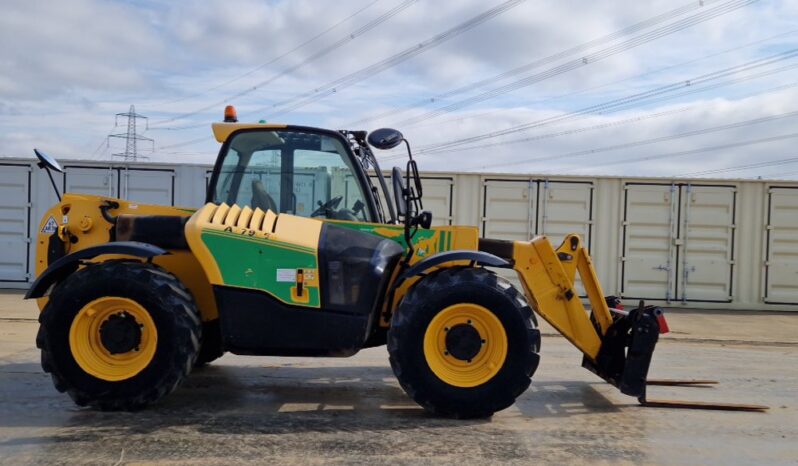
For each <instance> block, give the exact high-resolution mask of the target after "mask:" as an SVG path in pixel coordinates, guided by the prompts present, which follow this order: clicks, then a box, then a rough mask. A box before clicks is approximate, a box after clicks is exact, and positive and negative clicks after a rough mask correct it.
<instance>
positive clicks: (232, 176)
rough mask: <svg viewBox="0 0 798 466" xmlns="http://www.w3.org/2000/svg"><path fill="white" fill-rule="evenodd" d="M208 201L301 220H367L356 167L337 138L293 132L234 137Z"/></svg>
mask: <svg viewBox="0 0 798 466" xmlns="http://www.w3.org/2000/svg"><path fill="white" fill-rule="evenodd" d="M221 157H222V162H221V166H220V171H219V176H218V178H217V180H216V186H215V189H214V193H213V201H214V202H216V203H222V202H225V203H227V204H228V205H232V204H238V205H239V206H242V207H243V206H250V207H251V208H253V209H255V208H260V209H262V210H264V211H265V210H272V211H274V212H281V213H290V214H295V215H301V216H304V217H318V218H330V219H338V220H357V221H373V220H372V218H373V217H372V213H371V212H370V209H369V207H368V205H367V203H366V197H365V195H364V193H363V190H362V187H361V185H360V183H358V177H357V175H356V172H355V167H354V166H353V164H354V163H356V162H355V161H354V160H353V159H352V156H351V155H350V153H349V152H348V151H347V149H346V147H345V146H344V143H342V141H341V140H339V139H338V138H334V137H331V136H327V135H324V134H317V133H312V132H304V131H296V130H282V131H281V130H275V131H265V130H258V131H245V132H241V133H237V134H234V135H233V136H232V137H231V139H230V141H229V144H228V146H227V149H226V151H225V152H224V153H223V154H221Z"/></svg>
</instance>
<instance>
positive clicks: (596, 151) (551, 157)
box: [480, 111, 798, 168]
mask: <svg viewBox="0 0 798 466" xmlns="http://www.w3.org/2000/svg"><path fill="white" fill-rule="evenodd" d="M671 113H673V112H671ZM647 116H652V115H647ZM796 116H798V111H792V112H787V113H781V114H778V115H769V116H765V117H761V118H754V119H751V120H744V121H738V122H735V123H729V124H725V125H719V126H712V127H707V128H702V129H697V130H693V131H685V132H682V133H677V134H670V135H667V136H660V137H656V138H647V139H641V140H638V141H632V142H625V143H623V144H613V145H610V146H604V147H597V148H593V149H586V150H579V151H574V152H567V153H564V154H557V155H544V156H540V157H532V158H525V159H523V160H514V161H511V162H503V163H494V164H490V165H482V166H481V167H480V168H496V167H507V166H513V165H521V164H524V163H530V162H537V161H542V160H545V161H547V162H550V161H556V160H563V159H571V158H577V157H582V156H585V155H594V154H600V153H602V152H610V151H616V150H622V149H631V148H633V147H640V146H647V145H651V144H657V143H660V142H666V141H672V140H675V139H683V138H689V137H693V136H701V135H704V134H710V133H717V132H720V131H728V130H730V129H737V128H743V127H747V126H752V125H760V124H764V123H770V122H773V121H777V120H782V119H784V118H792V117H796Z"/></svg>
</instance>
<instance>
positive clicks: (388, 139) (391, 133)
mask: <svg viewBox="0 0 798 466" xmlns="http://www.w3.org/2000/svg"><path fill="white" fill-rule="evenodd" d="M404 140H405V137H404V136H402V133H400V132H399V131H397V130H395V129H391V128H380V129H378V130H376V131H372V132H371V134H369V137H368V142H369V144H371V145H372V146H374V147H376V148H377V149H379V150H388V149H393V148H394V147H396V146H398V145H399V144H401V143H402V141H404Z"/></svg>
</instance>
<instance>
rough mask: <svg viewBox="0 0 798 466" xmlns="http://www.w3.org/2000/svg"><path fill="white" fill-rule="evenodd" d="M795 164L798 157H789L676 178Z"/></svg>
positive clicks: (704, 171) (693, 173) (784, 174)
mask: <svg viewBox="0 0 798 466" xmlns="http://www.w3.org/2000/svg"><path fill="white" fill-rule="evenodd" d="M796 162H798V157H790V158H786V159H778V160H770V161H766V162H757V163H749V164H745V165H737V166H733V167H724V168H717V169H713V170H703V171H698V172H692V173H686V174H684V175H678V176H684V177H688V176H705V175H715V174H718V173H727V172H734V171H740V170H751V169H757V168H765V167H775V166H780V165H788V164H792V163H796ZM792 174H793V173H782V174H781V175H783V176H786V175H792Z"/></svg>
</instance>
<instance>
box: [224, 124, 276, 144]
mask: <svg viewBox="0 0 798 466" xmlns="http://www.w3.org/2000/svg"><path fill="white" fill-rule="evenodd" d="M287 126H288V125H286V124H284V123H213V124H211V128H212V129H213V135H214V137H216V140H217V141H218V142H225V141H227V138H229V137H230V135H231V134H233V132H234V131H238V130H239V129H251V128H262V129H281V128H285V127H287Z"/></svg>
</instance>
